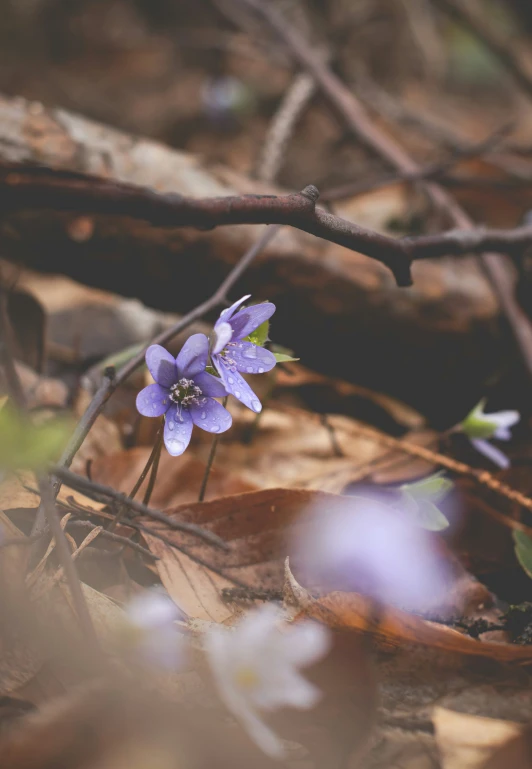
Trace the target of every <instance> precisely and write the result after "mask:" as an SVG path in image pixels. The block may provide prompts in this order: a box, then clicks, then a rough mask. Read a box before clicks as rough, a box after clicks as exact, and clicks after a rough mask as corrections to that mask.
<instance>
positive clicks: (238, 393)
mask: <svg viewBox="0 0 532 769" xmlns="http://www.w3.org/2000/svg"><path fill="white" fill-rule="evenodd" d="M235 398H240V390H235Z"/></svg>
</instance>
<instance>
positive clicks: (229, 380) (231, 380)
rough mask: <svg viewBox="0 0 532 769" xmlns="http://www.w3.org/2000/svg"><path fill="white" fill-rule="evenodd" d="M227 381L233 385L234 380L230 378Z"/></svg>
mask: <svg viewBox="0 0 532 769" xmlns="http://www.w3.org/2000/svg"><path fill="white" fill-rule="evenodd" d="M227 381H228V382H229V384H234V383H235V380H234V379H233V377H232V376H230V377H228V379H227Z"/></svg>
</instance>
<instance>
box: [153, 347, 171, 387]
mask: <svg viewBox="0 0 532 769" xmlns="http://www.w3.org/2000/svg"><path fill="white" fill-rule="evenodd" d="M146 365H147V366H148V370H149V372H150V374H151V375H152V377H153V378H154V379H155V381H156V382H157V383H158V384H160V385H162V386H163V387H170V386H171V385H173V384H174V383H175V382H176V381H177V369H176V365H175V358H174V357H173V356H172V355H170V353H169V352H168V350H165V349H164V347H161V345H160V344H152V345H151V347H148V349H147V350H146Z"/></svg>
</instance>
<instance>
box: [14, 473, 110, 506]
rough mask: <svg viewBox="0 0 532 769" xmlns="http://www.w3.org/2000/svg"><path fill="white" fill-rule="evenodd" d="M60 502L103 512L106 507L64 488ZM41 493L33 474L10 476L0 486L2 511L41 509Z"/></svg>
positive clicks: (62, 488) (61, 491) (59, 498)
mask: <svg viewBox="0 0 532 769" xmlns="http://www.w3.org/2000/svg"><path fill="white" fill-rule="evenodd" d="M57 498H58V500H59V502H64V503H65V504H68V503H69V501H71V500H73V501H74V502H75V503H77V504H78V505H80V506H81V507H85V508H89V509H93V510H96V511H99V510H102V508H103V507H105V505H104V504H103V503H100V502H94V501H93V500H92V499H89V497H86V496H85V495H84V494H82V493H81V492H79V491H75V490H73V489H69V488H67V487H66V486H62V487H61V490H60V492H59V494H58V497H57ZM39 500H40V497H39V492H38V491H37V480H36V478H35V476H34V475H33V473H32V472H30V471H23V472H18V473H16V474H12V475H9V476H8V477H7V478H6V479H5V480H4V481H3V482H2V483H1V484H0V509H2V510H5V511H8V510H16V509H20V508H26V509H30V510H31V509H35V510H37V508H38V507H39Z"/></svg>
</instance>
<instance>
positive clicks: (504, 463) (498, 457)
mask: <svg viewBox="0 0 532 769" xmlns="http://www.w3.org/2000/svg"><path fill="white" fill-rule="evenodd" d="M471 443H472V444H473V446H474V447H475V448H476V450H477V451H479V452H480V453H481V454H484V456H485V457H487V458H488V459H491V461H492V462H493V463H494V464H495V465H498V466H499V467H502V469H503V470H506V468H507V467H510V460H509V459H508V457H507V456H506V454H504V453H503V452H502V451H500V449H498V448H496V446H493V444H491V443H490V442H489V441H485V440H484V439H483V438H471Z"/></svg>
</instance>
